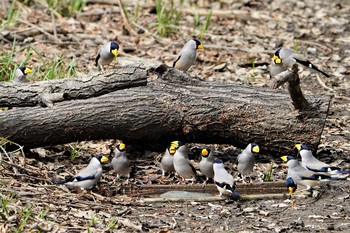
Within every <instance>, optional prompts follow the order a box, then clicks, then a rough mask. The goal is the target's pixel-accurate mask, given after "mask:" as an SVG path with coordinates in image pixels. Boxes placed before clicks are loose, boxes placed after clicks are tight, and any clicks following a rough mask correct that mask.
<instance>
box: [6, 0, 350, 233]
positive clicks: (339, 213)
mask: <svg viewBox="0 0 350 233" xmlns="http://www.w3.org/2000/svg"><path fill="white" fill-rule="evenodd" d="M90 2H91V3H90V4H88V5H87V6H86V7H85V8H84V10H83V12H82V13H79V14H77V16H75V17H71V18H67V17H56V18H55V23H52V18H51V15H50V14H49V13H48V11H47V10H45V8H44V7H42V6H40V5H33V6H31V7H27V6H25V5H22V4H19V7H20V9H21V15H20V16H19V18H20V19H21V20H22V21H21V22H17V23H16V24H15V25H10V26H9V27H8V28H6V29H5V30H3V31H2V32H1V33H0V37H1V38H2V39H1V41H0V46H1V48H2V50H4V51H10V50H11V49H12V39H11V35H12V36H13V35H14V34H13V33H14V32H16V33H17V42H16V43H17V46H16V51H17V53H16V57H14V58H13V59H14V60H15V61H16V62H18V63H19V62H20V61H22V60H23V58H24V57H25V55H26V52H27V49H28V46H33V47H35V48H36V50H37V51H38V52H39V54H40V56H41V57H42V58H44V59H51V60H52V59H53V58H54V56H55V55H61V54H64V55H65V56H66V58H75V60H76V70H77V71H78V75H79V74H86V73H90V72H95V71H96V67H95V66H94V59H95V56H96V53H97V51H98V47H99V46H100V45H101V44H103V43H104V42H106V41H110V40H115V41H117V42H118V43H119V44H120V46H121V48H122V51H121V52H120V55H119V56H118V59H117V62H114V63H113V64H112V65H111V66H110V67H109V68H118V67H119V66H123V65H125V64H126V63H128V62H132V61H138V60H139V59H143V60H144V61H145V62H147V61H149V62H154V61H156V62H164V63H166V64H167V65H169V66H171V65H172V62H173V61H174V59H175V57H176V54H177V53H178V52H179V51H180V49H181V47H182V45H183V44H184V43H185V41H186V40H187V39H188V38H189V37H190V36H191V35H193V34H198V30H197V31H195V32H194V29H193V18H194V14H193V13H191V12H195V11H196V8H197V9H205V10H210V9H214V10H215V11H213V12H214V13H213V16H212V21H211V24H210V27H209V29H208V30H207V31H206V32H205V34H204V37H203V39H202V40H201V41H202V43H203V44H204V46H205V47H206V50H205V52H198V59H197V63H196V65H195V66H194V67H193V68H191V70H190V72H189V73H190V74H191V75H193V76H195V75H196V76H199V77H200V78H203V79H205V80H208V81H215V82H227V83H230V82H237V83H246V84H251V85H252V86H256V87H259V86H265V85H266V84H267V83H268V81H269V70H268V64H269V63H270V61H271V56H272V53H273V52H274V50H275V49H276V48H277V47H279V46H282V45H283V46H285V47H288V48H295V47H296V44H297V47H298V50H299V52H301V53H303V54H305V55H306V56H308V58H309V59H310V60H311V61H312V62H313V63H315V64H316V65H317V66H318V67H319V68H320V69H322V70H324V71H326V72H327V73H329V74H331V78H329V79H327V78H325V77H323V76H321V75H319V74H317V73H315V72H313V71H310V70H308V69H306V68H305V69H303V71H302V72H301V81H302V89H303V91H304V92H305V93H306V94H317V95H328V96H332V101H331V105H330V115H329V117H328V119H327V122H326V125H325V128H324V132H323V136H322V140H321V144H320V146H319V150H318V156H319V159H321V160H323V161H325V162H329V163H333V164H334V165H337V166H340V167H342V168H344V169H350V164H349V162H350V158H349V153H350V146H349V138H350V126H349V125H350V115H349V113H350V92H349V87H350V79H349V74H350V28H349V25H350V24H349V22H350V14H349V12H350V2H349V1H346V0H344V1H343V0H334V1H322V0H310V1H305V2H304V1H290V0H285V1H280V0H278V1H246V0H239V1H218V2H211V1H209V2H208V1H206V0H204V1H197V3H196V4H190V3H188V2H187V3H186V5H185V6H186V7H185V8H184V10H183V16H182V19H181V20H180V25H179V27H178V29H179V31H180V33H178V34H175V35H172V36H170V37H169V38H161V37H159V36H157V34H156V15H155V14H153V13H152V11H151V9H152V7H153V5H152V1H140V2H139V9H140V10H139V12H138V18H137V20H136V21H135V23H132V22H133V21H134V19H133V18H132V17H133V16H132V15H131V16H130V25H131V27H132V28H133V29H134V30H135V32H137V33H135V34H134V33H133V32H132V31H130V30H129V31H128V30H127V29H125V27H124V26H123V25H124V24H125V22H124V21H123V18H122V17H121V15H120V9H119V7H118V5H112V4H107V3H96V2H97V1H96V2H94V1H90ZM106 2H107V1H106ZM126 2H128V3H126ZM124 4H125V6H126V9H128V10H129V12H134V10H135V7H136V1H125V3H124ZM194 6H196V8H195V7H194ZM192 7H193V8H192ZM227 11H232V12H231V13H230V14H227ZM201 20H202V21H204V16H201ZM25 22H29V23H31V24H28V23H25ZM33 25H34V26H33ZM38 28H40V29H41V30H39V29H38ZM54 29H56V31H57V36H56V37H55V36H54V34H53V31H54ZM43 31H45V32H48V33H50V34H51V35H52V36H48V35H47V34H46V33H43ZM253 61H254V66H253V65H252V62H253ZM223 64H225V65H223ZM27 66H29V67H32V68H34V69H36V68H37V69H38V70H39V68H40V67H41V66H42V60H41V59H40V57H39V56H38V54H33V55H32V56H31V59H30V60H29V62H28V64H27ZM36 72H38V73H34V75H33V77H32V80H33V81H35V76H36V75H38V74H39V72H40V71H36ZM204 91H205V90H204ZM281 107H286V106H281ZM287 107H291V106H287ZM291 110H292V109H291ZM113 143H115V141H114V140H111V141H97V142H81V143H73V144H71V145H60V146H55V147H50V148H37V149H33V150H32V151H31V152H27V153H26V157H27V158H26V159H25V160H24V158H23V156H22V154H21V153H15V154H10V156H11V159H12V162H11V161H10V160H9V158H8V157H7V156H5V155H6V153H2V154H1V155H2V168H1V175H0V176H1V179H0V191H1V192H0V195H1V199H2V201H3V200H5V199H6V197H8V196H10V195H11V194H13V195H14V197H13V198H14V199H13V200H14V201H12V202H11V205H10V206H9V208H10V210H11V211H10V216H13V217H12V218H7V219H6V218H4V217H2V218H1V219H0V231H3V232H13V231H15V230H14V228H13V227H18V225H19V223H20V219H21V217H23V216H22V215H21V214H20V213H19V212H20V210H21V209H23V207H24V206H28V205H29V206H31V208H32V211H33V215H32V217H31V218H30V219H29V220H28V221H27V224H26V225H25V227H24V229H23V231H24V232H37V231H42V232H43V231H47V232H86V231H88V229H89V230H91V231H92V232H109V231H110V232H113V231H114V232H135V231H151V232H170V231H174V232H191V231H202V232H226V231H228V232H231V231H232V232H330V231H332V232H350V230H349V229H350V205H349V197H350V189H349V186H350V182H349V180H347V181H342V182H340V181H339V182H332V183H329V184H324V185H323V186H322V187H321V188H320V190H319V191H318V194H317V195H316V197H312V196H309V197H306V198H296V197H295V198H293V197H292V198H290V199H268V198H266V199H263V200H252V201H238V202H234V201H230V200H227V201H217V202H210V203H209V202H196V201H184V202H175V203H174V202H166V203H164V202H160V203H144V202H142V199H141V196H139V197H130V196H128V195H125V194H122V193H120V190H121V189H120V188H121V187H122V186H125V185H126V186H137V185H142V184H175V183H176V182H177V181H178V178H173V177H172V178H162V177H161V171H160V169H159V168H158V166H157V162H156V160H157V158H159V157H160V155H159V154H158V153H154V152H150V151H146V152H145V153H144V154H130V158H131V159H132V160H133V165H134V171H133V173H132V178H131V179H130V181H129V182H128V184H127V183H126V182H127V181H126V180H125V179H122V180H119V181H117V182H116V183H114V182H113V180H114V177H115V175H114V174H113V172H112V171H111V170H110V168H106V169H105V172H104V176H103V177H102V180H101V182H100V183H99V185H98V187H95V188H94V189H93V190H92V191H93V193H90V192H79V193H73V192H71V191H69V190H68V189H67V188H66V187H65V186H63V185H59V184H57V183H58V182H59V181H60V180H62V179H64V177H65V176H67V175H69V174H75V173H76V171H77V170H79V169H81V168H82V167H84V166H86V164H87V161H88V160H89V159H90V158H91V156H92V155H93V154H96V153H102V154H109V148H108V146H109V145H110V144H113ZM71 146H73V147H74V146H76V147H77V148H79V152H78V154H77V158H76V159H75V160H73V161H71V160H70V159H69V156H70V151H72V147H71ZM192 146H198V145H191V147H192ZM201 146H203V145H201ZM211 146H214V147H215V149H216V150H217V151H218V152H219V153H218V155H217V156H218V157H220V158H223V159H224V160H225V161H226V163H225V164H226V165H227V167H228V169H230V170H231V172H232V173H233V174H234V175H237V172H236V169H235V168H236V164H235V158H236V155H237V154H238V153H239V149H237V148H233V147H232V146H229V145H211ZM267 161H269V160H267ZM196 162H198V160H197V161H196ZM11 164H12V165H11ZM271 165H272V166H273V174H272V181H281V180H283V179H285V176H286V166H285V165H284V164H280V161H274V162H273V163H271ZM269 166H270V163H269V162H268V163H266V159H264V160H263V159H262V160H259V161H258V163H257V165H256V168H255V171H254V177H255V181H254V182H262V180H263V178H264V174H266V172H267V170H268V168H269ZM237 179H238V183H240V182H241V180H240V179H239V178H238V177H237ZM267 196H268V195H267ZM41 210H47V211H48V212H47V213H46V215H45V217H44V218H43V219H41V218H38V217H35V216H37V215H38V214H39V213H40V211H41ZM2 211H4V209H2ZM2 213H4V212H2ZM1 216H3V214H1ZM114 220H116V225H115V228H114V229H112V227H111V226H112V225H113V224H112V223H113V221H114Z"/></svg>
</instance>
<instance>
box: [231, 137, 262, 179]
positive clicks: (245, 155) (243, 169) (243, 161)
mask: <svg viewBox="0 0 350 233" xmlns="http://www.w3.org/2000/svg"><path fill="white" fill-rule="evenodd" d="M259 151H260V148H259V146H258V145H257V144H256V143H249V144H248V146H247V147H246V148H245V149H244V150H243V151H242V153H240V154H239V155H238V157H237V161H238V166H237V170H238V171H239V172H240V173H241V175H242V179H243V183H245V176H247V175H248V176H249V179H250V183H252V178H251V173H252V172H253V168H254V164H255V154H257V153H259Z"/></svg>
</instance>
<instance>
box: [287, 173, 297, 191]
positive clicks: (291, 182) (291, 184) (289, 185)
mask: <svg viewBox="0 0 350 233" xmlns="http://www.w3.org/2000/svg"><path fill="white" fill-rule="evenodd" d="M286 186H287V188H288V193H289V194H292V193H294V192H295V191H296V190H297V184H296V183H294V180H293V178H292V177H288V178H287V179H286Z"/></svg>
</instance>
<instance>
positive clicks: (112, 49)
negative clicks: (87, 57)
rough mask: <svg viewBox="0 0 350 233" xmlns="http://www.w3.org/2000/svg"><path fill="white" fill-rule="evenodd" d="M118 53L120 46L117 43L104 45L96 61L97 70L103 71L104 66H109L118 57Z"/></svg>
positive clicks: (111, 42)
mask: <svg viewBox="0 0 350 233" xmlns="http://www.w3.org/2000/svg"><path fill="white" fill-rule="evenodd" d="M118 52H119V45H118V44H117V42H114V41H110V42H107V43H105V44H104V45H102V46H101V48H100V49H99V51H98V54H97V57H96V59H95V63H96V66H97V69H98V70H102V71H103V66H105V65H109V64H110V63H111V62H112V61H113V60H114V58H115V57H117V56H118Z"/></svg>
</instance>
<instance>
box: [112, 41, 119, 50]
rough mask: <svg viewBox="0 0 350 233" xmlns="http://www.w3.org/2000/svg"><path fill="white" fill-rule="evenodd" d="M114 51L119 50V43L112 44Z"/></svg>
mask: <svg viewBox="0 0 350 233" xmlns="http://www.w3.org/2000/svg"><path fill="white" fill-rule="evenodd" d="M114 49H116V50H119V45H118V44H117V42H114V41H113V42H111V51H112V50H114Z"/></svg>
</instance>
